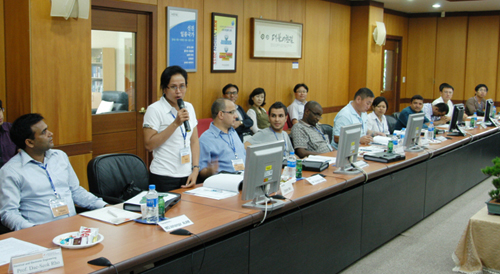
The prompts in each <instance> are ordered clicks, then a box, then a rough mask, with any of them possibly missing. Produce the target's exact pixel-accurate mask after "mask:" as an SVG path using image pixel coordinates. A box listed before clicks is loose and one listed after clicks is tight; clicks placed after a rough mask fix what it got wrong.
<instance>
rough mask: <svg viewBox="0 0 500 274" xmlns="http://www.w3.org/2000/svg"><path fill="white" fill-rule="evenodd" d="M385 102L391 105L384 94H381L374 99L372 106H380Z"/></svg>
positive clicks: (387, 105) (386, 104)
mask: <svg viewBox="0 0 500 274" xmlns="http://www.w3.org/2000/svg"><path fill="white" fill-rule="evenodd" d="M382 102H384V103H385V106H386V107H389V103H388V102H387V99H385V97H384V96H379V97H377V98H375V99H374V100H373V103H372V107H376V106H378V105H379V104H380V103H382Z"/></svg>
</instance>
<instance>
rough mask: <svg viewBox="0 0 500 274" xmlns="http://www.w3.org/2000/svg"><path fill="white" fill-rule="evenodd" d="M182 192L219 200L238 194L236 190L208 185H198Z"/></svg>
mask: <svg viewBox="0 0 500 274" xmlns="http://www.w3.org/2000/svg"><path fill="white" fill-rule="evenodd" d="M184 193H186V194H191V195H195V196H199V197H204V198H210V199H215V200H221V199H225V198H229V197H233V196H236V195H238V192H234V191H227V190H222V189H215V188H210V187H198V188H195V189H192V190H188V191H186V192H184Z"/></svg>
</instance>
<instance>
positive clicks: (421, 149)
mask: <svg viewBox="0 0 500 274" xmlns="http://www.w3.org/2000/svg"><path fill="white" fill-rule="evenodd" d="M405 151H406V152H420V151H424V148H423V147H421V146H419V145H414V146H412V147H408V148H405Z"/></svg>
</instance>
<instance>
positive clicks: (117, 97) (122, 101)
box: [102, 90, 128, 111]
mask: <svg viewBox="0 0 500 274" xmlns="http://www.w3.org/2000/svg"><path fill="white" fill-rule="evenodd" d="M102 100H103V101H108V102H114V104H113V109H112V110H111V111H128V94H127V93H126V92H125V91H115V90H113V91H110V90H106V91H103V92H102Z"/></svg>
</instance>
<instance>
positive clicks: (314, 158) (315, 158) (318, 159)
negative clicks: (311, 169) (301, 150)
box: [304, 155, 336, 165]
mask: <svg viewBox="0 0 500 274" xmlns="http://www.w3.org/2000/svg"><path fill="white" fill-rule="evenodd" d="M304 160H305V161H311V162H326V161H328V164H329V165H332V164H335V160H336V158H335V157H326V156H318V155H310V156H309V157H307V158H305V159H304Z"/></svg>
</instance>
